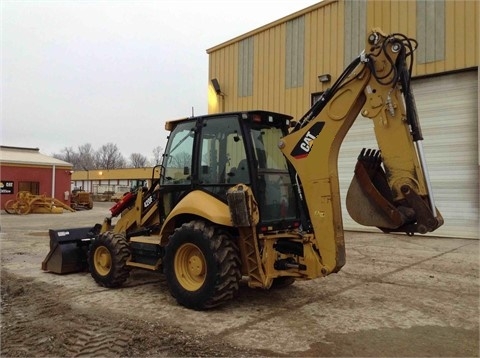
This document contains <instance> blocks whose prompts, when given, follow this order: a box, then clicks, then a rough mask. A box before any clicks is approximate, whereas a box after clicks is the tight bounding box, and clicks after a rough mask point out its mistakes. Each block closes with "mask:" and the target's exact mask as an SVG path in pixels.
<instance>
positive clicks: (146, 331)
mask: <svg viewBox="0 0 480 358" xmlns="http://www.w3.org/2000/svg"><path fill="white" fill-rule="evenodd" d="M109 207H110V203H95V207H94V209H93V210H91V211H82V212H76V213H64V214H44V215H42V214H31V215H26V216H11V215H6V214H5V213H3V212H2V215H1V217H0V218H1V233H0V244H1V246H0V248H1V267H2V269H1V299H2V301H1V356H2V357H47V356H48V357H78V356H105V357H120V356H121V357H139V356H142V357H143V356H155V357H166V356H169V357H172V356H176V357H178V356H182V357H183V356H189V357H192V356H194V357H210V356H234V357H245V356H246V357H253V356H265V357H267V356H268V357H282V356H285V357H286V356H288V357H291V356H298V357H318V356H370V357H380V356H382V357H400V356H403V357H404V356H410V357H414V356H415V357H418V356H429V357H439V356H443V357H447V356H449V357H452V356H456V357H478V356H479V344H478V342H479V280H478V278H479V261H478V255H479V242H478V241H477V240H463V239H445V238H434V237H426V238H425V237H424V238H422V237H417V236H414V237H406V236H399V235H381V234H369V233H346V243H347V265H346V266H345V267H344V268H343V269H342V271H341V272H340V273H339V274H336V275H330V276H328V277H327V278H324V279H320V280H315V281H307V282H296V283H295V284H294V285H292V286H290V287H286V288H284V289H280V290H271V291H263V290H253V289H249V288H248V287H242V288H241V290H240V293H239V297H238V298H237V299H236V300H234V301H232V302H231V303H228V304H227V305H225V306H222V307H220V308H217V309H215V310H211V311H206V312H197V311H192V310H188V309H186V308H184V307H181V306H178V305H177V304H176V302H175V300H174V299H173V298H172V297H171V296H170V294H169V293H168V290H167V286H166V283H165V281H164V278H163V276H162V275H161V274H157V273H152V272H146V271H141V270H134V271H132V275H131V277H130V278H129V279H128V281H127V282H126V284H125V286H124V287H122V288H120V289H115V290H112V289H105V288H101V287H99V286H97V285H96V284H95V282H94V281H93V279H92V278H91V277H90V275H89V274H88V273H85V272H82V273H75V274H68V275H55V274H51V273H46V272H43V271H42V270H41V269H40V266H41V262H42V260H43V259H44V258H45V256H46V254H47V253H48V249H49V244H48V242H49V238H48V232H47V231H48V229H49V228H54V229H61V228H68V227H81V226H90V225H93V224H94V223H95V222H99V221H101V220H102V219H103V217H104V216H105V215H107V214H108V208H109Z"/></svg>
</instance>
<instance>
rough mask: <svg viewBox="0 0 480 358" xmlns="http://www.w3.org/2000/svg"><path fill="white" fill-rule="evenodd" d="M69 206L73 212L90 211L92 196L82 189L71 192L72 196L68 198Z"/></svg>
mask: <svg viewBox="0 0 480 358" xmlns="http://www.w3.org/2000/svg"><path fill="white" fill-rule="evenodd" d="M70 206H71V207H72V208H73V209H74V210H82V209H84V210H91V209H93V197H92V194H91V193H90V192H88V191H85V190H83V189H74V190H72V196H71V198H70Z"/></svg>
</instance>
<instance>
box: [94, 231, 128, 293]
mask: <svg viewBox="0 0 480 358" xmlns="http://www.w3.org/2000/svg"><path fill="white" fill-rule="evenodd" d="M130 255H131V254H130V248H129V246H128V242H127V240H126V238H125V235H123V234H115V233H113V232H111V231H107V232H105V233H103V234H101V235H100V236H99V237H98V238H96V239H95V240H93V242H92V244H91V245H90V249H89V251H88V268H89V270H90V274H91V275H92V277H93V279H94V280H95V281H96V282H97V283H98V284H99V285H100V286H103V287H108V288H115V287H120V286H121V285H122V284H123V283H124V282H125V281H126V280H127V279H128V276H129V275H130V267H128V266H127V265H126V263H127V261H128V259H129V258H130ZM102 257H104V259H103V260H102ZM102 261H103V262H102Z"/></svg>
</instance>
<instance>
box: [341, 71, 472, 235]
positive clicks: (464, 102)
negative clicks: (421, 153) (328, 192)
mask: <svg viewBox="0 0 480 358" xmlns="http://www.w3.org/2000/svg"><path fill="white" fill-rule="evenodd" d="M477 86H478V72H477V71H469V72H463V73H457V74H450V75H444V76H440V77H434V78H428V79H419V80H414V81H413V91H414V95H415V99H416V102H417V108H418V115H419V117H420V123H421V126H422V130H423V135H424V138H425V140H424V143H423V146H424V149H425V156H426V159H427V164H428V168H429V172H430V180H431V183H432V187H433V191H434V196H435V200H436V204H437V207H438V209H439V210H440V212H441V213H442V215H443V217H444V219H445V224H444V225H443V226H442V227H441V228H439V229H437V230H436V231H435V232H434V233H433V234H432V235H435V236H445V237H461V238H475V239H478V236H479V228H478V226H479V223H478V220H479V217H478V215H479V209H478V207H479V182H478V87H477ZM371 127H372V125H371V123H370V120H368V119H365V118H363V117H359V118H358V119H357V121H356V122H355V124H354V125H353V127H352V130H351V131H350V132H349V133H348V135H347V137H346V138H345V141H344V143H343V145H342V149H341V151H340V160H339V175H340V187H341V190H342V192H341V194H342V206H343V208H342V209H343V218H344V227H345V229H347V230H359V231H374V230H375V229H371V228H366V227H364V226H361V225H358V224H357V223H355V222H354V221H353V220H352V219H351V218H350V216H349V215H348V213H347V211H346V208H345V196H346V192H347V189H348V186H349V184H350V180H351V178H352V176H353V169H354V166H355V162H356V157H357V156H358V153H359V152H360V150H361V149H362V148H363V147H367V148H377V145H376V141H375V138H374V136H373V130H372V128H371ZM376 231H378V230H376Z"/></svg>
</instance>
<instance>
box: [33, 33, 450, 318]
mask: <svg viewBox="0 0 480 358" xmlns="http://www.w3.org/2000/svg"><path fill="white" fill-rule="evenodd" d="M415 49H416V42H415V40H413V39H409V38H407V37H406V36H404V35H401V34H392V35H387V34H384V33H383V32H382V31H381V30H379V29H375V30H373V31H372V32H371V33H370V34H369V36H368V38H367V47H366V50H365V51H364V52H363V53H362V54H361V55H360V56H359V57H358V58H356V59H355V60H354V61H353V62H352V63H351V64H350V65H349V66H348V67H347V68H346V69H345V71H344V72H343V73H342V74H341V76H340V77H339V78H338V79H337V80H336V81H335V83H334V84H333V85H332V87H331V88H330V89H328V90H327V91H326V92H325V93H324V94H323V95H322V96H321V98H320V100H319V101H318V102H316V103H315V104H314V105H313V107H312V108H311V109H310V110H308V112H307V113H306V114H305V115H304V116H303V117H302V118H300V119H299V120H297V121H293V120H292V117H290V116H288V115H284V114H279V113H274V112H268V111H242V112H235V113H222V114H214V115H207V116H200V117H194V118H185V119H181V120H177V121H169V122H167V123H166V129H167V130H169V131H170V132H171V133H170V136H169V140H168V143H167V146H166V150H165V154H164V158H163V163H162V165H161V168H160V169H161V170H160V175H159V178H158V180H154V181H153V184H152V185H151V186H150V188H149V189H148V190H147V189H141V190H138V191H137V192H136V193H132V194H131V195H129V196H128V197H124V198H123V199H122V201H121V202H119V203H117V204H116V206H115V207H114V208H112V217H115V216H120V218H119V219H118V221H117V222H116V224H115V225H112V224H111V223H112V221H111V218H107V219H106V220H105V222H104V223H103V224H102V225H100V224H98V225H96V226H95V227H93V228H79V229H72V230H70V229H62V230H51V232H50V234H51V251H50V253H49V256H47V258H46V259H45V261H44V263H43V265H42V266H43V268H44V269H45V270H49V271H52V272H57V273H65V272H72V271H76V270H80V269H82V268H85V266H88V269H89V270H90V272H91V275H92V277H93V278H94V279H95V281H96V282H97V283H98V284H100V285H102V286H105V287H118V286H121V285H122V284H123V283H124V282H125V281H126V280H127V278H128V275H129V272H130V270H131V269H132V268H142V269H147V270H155V271H161V272H163V273H164V274H165V277H166V281H167V283H168V287H169V290H170V293H171V294H172V295H173V296H174V297H175V298H176V300H177V302H178V303H179V304H181V305H183V306H186V307H189V308H193V309H198V310H203V309H208V308H211V307H215V306H217V305H219V304H222V303H224V302H226V301H228V300H229V299H232V298H233V297H235V295H236V293H237V291H238V289H239V284H240V282H241V280H243V281H246V282H247V283H248V285H249V286H250V287H258V288H263V289H269V288H271V287H272V286H276V285H288V284H291V283H293V282H294V281H295V280H308V279H315V278H318V277H323V276H327V275H329V274H331V273H335V272H338V271H339V270H340V269H341V268H342V266H344V264H345V244H344V233H343V226H342V216H341V203H340V193H339V180H338V170H337V161H338V153H339V149H340V145H341V144H342V141H343V139H344V137H345V135H346V134H347V132H348V130H349V129H350V127H351V126H352V124H353V122H354V121H355V119H356V118H357V116H358V115H359V114H361V115H363V116H364V117H367V118H370V119H371V123H372V127H373V132H374V135H375V137H376V139H377V143H378V149H363V150H362V149H361V148H359V150H360V155H359V157H358V161H357V165H356V167H355V170H354V173H355V174H354V177H353V180H352V184H351V186H350V189H349V190H348V194H347V197H346V198H347V203H346V205H347V210H348V212H349V214H350V215H351V216H352V218H353V219H355V220H356V221H357V222H358V223H360V224H363V225H368V226H376V227H378V228H379V229H380V230H381V231H383V232H385V233H390V232H404V233H406V234H408V235H413V234H414V233H421V234H424V233H427V232H432V231H434V230H435V229H437V228H438V227H439V226H441V225H442V224H443V219H442V216H441V214H440V212H439V211H438V210H437V208H436V206H435V202H434V198H433V193H432V188H431V186H430V182H429V178H428V172H427V166H426V161H425V159H424V154H423V149H422V140H423V138H422V132H421V129H420V124H419V120H418V118H417V113H416V108H415V101H414V97H413V93H412V90H411V87H410V78H411V65H412V62H413V52H414V50H415ZM74 230H78V231H77V232H76V231H74ZM72 263H73V264H74V265H72ZM79 263H80V264H79Z"/></svg>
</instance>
